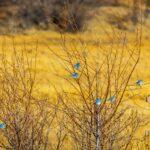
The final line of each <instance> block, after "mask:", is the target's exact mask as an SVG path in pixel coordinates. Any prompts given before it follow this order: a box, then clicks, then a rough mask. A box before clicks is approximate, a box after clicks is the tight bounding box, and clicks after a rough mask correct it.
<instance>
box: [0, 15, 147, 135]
mask: <svg viewBox="0 0 150 150" xmlns="http://www.w3.org/2000/svg"><path fill="white" fill-rule="evenodd" d="M99 19H100V18H99ZM96 21H97V18H96V19H95V18H94V19H93V22H92V23H90V24H89V26H88V31H87V32H84V33H78V34H67V42H68V43H69V42H70V43H71V42H72V41H75V40H76V39H77V38H78V37H80V39H82V40H84V41H85V43H87V44H88V51H89V52H90V53H91V54H93V56H95V55H96V54H97V50H98V49H97V44H96V41H95V39H99V38H100V39H102V41H106V40H107V38H108V36H106V32H104V31H105V30H104V29H106V28H107V31H111V30H112V28H111V27H110V26H109V24H107V23H106V22H101V23H100V24H97V23H96ZM147 24H148V23H147ZM91 29H92V30H91ZM116 31H118V30H117V29H116ZM110 33H111V32H110ZM149 34H150V30H148V27H147V26H144V27H143V40H142V53H141V59H140V62H139V64H138V66H137V68H136V70H135V72H134V75H133V78H132V81H131V82H132V83H135V81H136V80H137V79H138V78H139V79H143V80H144V82H150V62H149V61H150V49H149V47H150V43H149V38H150V37H149ZM134 35H135V32H127V36H128V38H129V42H130V40H132V38H133V36H134ZM13 41H14V43H15V44H14V45H15V47H14V46H13ZM59 41H60V34H59V33H57V32H55V31H37V30H34V29H32V30H30V31H28V32H27V33H26V34H24V35H21V34H16V35H13V36H0V53H2V50H3V51H4V52H5V53H6V55H7V56H8V58H10V57H11V53H12V49H13V48H15V49H16V50H17V51H20V50H22V49H26V51H27V53H28V55H29V56H30V57H32V56H33V54H34V53H35V50H36V48H37V47H38V48H37V52H38V55H37V69H36V72H37V78H38V82H39V83H40V84H39V85H40V86H39V87H38V90H39V93H41V94H44V95H46V96H52V95H53V94H54V91H53V90H52V88H51V83H50V82H52V83H53V84H55V85H56V86H59V85H60V84H61V85H63V84H64V85H65V82H64V81H63V80H59V81H58V80H57V78H56V77H55V75H54V74H53V67H52V64H53V65H55V67H56V68H57V69H58V70H59V73H62V74H63V73H64V72H63V70H62V69H61V66H60V65H59V64H60V63H59V62H58V59H57V58H54V57H53V56H52V54H51V52H50V51H49V50H48V47H47V45H48V46H49V47H50V48H51V49H53V50H55V51H59V49H60V46H59ZM65 75H66V74H65ZM66 76H67V75H66ZM66 88H67V87H66ZM130 94H131V93H130ZM133 94H138V95H137V96H135V97H133V98H132V99H126V98H125V101H124V103H125V105H131V106H133V108H134V109H137V110H138V112H139V113H140V114H143V118H144V117H147V118H148V117H149V116H150V104H149V103H147V102H146V97H147V96H148V95H150V85H145V86H144V87H143V88H141V89H139V90H136V91H134V93H133ZM145 130H150V125H147V126H146V127H143V128H141V129H140V130H139V131H138V132H137V135H138V136H139V137H142V136H143V134H144V131H145Z"/></svg>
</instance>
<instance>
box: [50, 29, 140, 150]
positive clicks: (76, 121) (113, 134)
mask: <svg viewBox="0 0 150 150" xmlns="http://www.w3.org/2000/svg"><path fill="white" fill-rule="evenodd" d="M137 33H139V34H137V37H136V41H135V43H136V44H135V45H136V46H135V47H134V48H133V49H129V48H128V46H127V45H128V44H127V39H126V35H121V36H120V35H117V34H116V33H114V36H113V37H111V36H110V35H109V37H110V43H109V44H108V45H107V46H104V45H102V44H100V43H99V44H98V45H97V49H98V53H97V54H95V55H97V56H95V57H94V56H91V55H92V52H91V51H90V50H88V51H89V53H87V50H86V49H87V48H88V46H87V44H86V42H84V41H83V39H80V38H79V40H78V41H77V40H75V41H71V45H72V46H71V49H70V43H68V42H67V38H66V37H65V35H62V40H61V49H62V52H59V54H58V53H57V52H56V51H54V50H52V49H50V48H49V49H50V51H51V52H52V53H53V54H54V55H55V56H56V57H57V58H58V59H60V62H61V63H60V65H61V66H62V67H63V68H64V71H65V74H64V73H63V75H62V74H58V73H57V72H58V70H56V68H55V67H54V68H55V70H56V75H57V76H58V77H60V78H61V79H64V80H65V81H66V82H65V87H64V86H63V85H62V86H61V89H62V92H57V94H58V97H59V99H60V100H61V102H62V106H61V107H62V108H61V110H62V111H63V112H64V113H65V114H66V115H67V118H68V122H67V126H66V128H67V130H68V132H69V134H70V136H71V138H72V144H74V149H96V150H100V149H127V148H129V147H130V146H131V141H132V140H133V139H134V134H135V132H136V130H137V129H138V127H139V126H140V125H141V123H142V119H141V117H139V116H138V114H137V112H136V111H134V110H133V109H131V108H130V107H128V106H127V107H125V106H124V108H123V107H122V102H123V100H124V99H125V97H126V96H125V95H126V91H128V84H129V81H130V78H131V76H132V74H133V72H134V70H135V68H136V66H137V64H138V61H139V58H140V43H141V42H140V39H141V36H140V32H137ZM76 41H77V43H76ZM76 63H77V64H78V65H77V64H76ZM76 65H77V66H76ZM66 74H68V76H67V75H66ZM69 75H70V77H69ZM66 87H68V88H67V89H68V90H67V89H66ZM112 98H113V99H112ZM114 98H115V99H114ZM97 100H99V101H100V103H99V104H97Z"/></svg>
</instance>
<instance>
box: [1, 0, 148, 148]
mask: <svg viewBox="0 0 150 150" xmlns="http://www.w3.org/2000/svg"><path fill="white" fill-rule="evenodd" d="M17 2H18V3H16V4H15V5H19V6H20V3H26V4H25V5H24V6H26V7H24V6H20V7H21V9H20V10H19V11H21V12H20V13H19V15H20V16H19V17H20V18H22V20H21V22H20V23H21V24H22V25H25V26H26V25H27V23H28V25H27V26H28V27H30V28H31V27H32V26H34V25H35V24H36V25H37V26H38V27H39V26H42V27H44V28H45V29H47V28H49V19H50V20H51V21H52V22H53V23H56V24H57V25H58V27H59V28H60V29H61V30H60V31H63V32H61V33H58V32H55V31H51V30H47V31H41V30H39V31H37V30H35V32H34V30H33V29H32V30H29V31H28V32H25V33H27V35H22V34H21V35H19V34H15V35H13V36H12V37H11V36H1V37H0V45H1V50H0V57H1V61H0V101H1V103H0V121H1V122H2V123H4V124H5V125H6V127H5V128H4V129H0V149H13V150H49V149H52V150H53V149H54V150H94V149H95V150H116V149H123V150H132V149H133V150H134V149H135V150H141V149H143V150H149V148H150V145H149V138H150V132H149V131H150V124H149V114H150V107H149V103H147V102H146V101H145V99H146V97H147V96H148V95H149V89H150V88H149V84H147V86H146V87H145V86H137V85H136V81H137V80H139V79H143V80H144V83H145V84H146V83H149V77H150V72H149V70H148V69H147V70H144V71H143V68H149V67H150V63H149V57H148V56H149V55H150V52H149V49H148V48H149V43H148V40H149V35H148V34H149V32H148V31H147V30H146V29H147V27H146V25H148V23H147V21H149V20H148V19H147V20H146V22H145V25H144V26H143V31H142V28H141V25H140V21H141V20H140V18H139V15H137V11H138V12H139V7H138V4H137V3H136V5H133V6H132V7H131V8H132V9H130V10H129V9H128V8H124V7H123V6H121V7H120V6H119V5H120V4H121V3H120V1H114V2H113V4H115V7H112V6H107V7H105V6H103V7H102V8H99V7H96V6H95V4H91V3H90V1H88V2H86V6H85V5H81V4H83V3H84V1H82V2H81V1H69V3H67V5H66V4H64V3H63V4H62V3H60V2H62V1H59V0H58V2H56V1H53V5H55V6H57V7H55V8H53V9H52V10H53V11H52V12H49V11H47V10H48V9H49V8H51V6H50V5H48V4H49V3H48V2H50V3H51V1H47V0H45V1H44V2H45V3H41V1H39V2H37V3H34V2H33V3H32V5H30V4H29V3H28V1H17ZM98 2H99V1H98V0H97V3H98ZM134 2H139V1H134ZM100 3H101V2H100ZM43 4H45V5H43ZM89 4H91V5H93V6H92V9H93V8H95V9H94V11H93V10H90V11H89V10H88V13H89V15H90V16H94V18H92V21H89V22H88V21H87V19H86V17H85V16H84V15H85V14H87V12H83V14H82V11H83V10H84V9H82V8H86V7H87V6H88V8H89ZM105 4H106V2H105ZM41 5H42V7H41ZM101 5H102V4H101ZM43 6H45V7H44V9H43ZM47 6H48V7H47ZM78 6H80V7H78ZM116 6H117V7H116ZM146 6H148V1H147V5H146ZM23 7H24V8H23ZM27 8H29V9H27ZM41 8H42V9H41ZM81 9H82V10H81ZM108 9H109V13H108ZM148 10H149V7H146V9H145V12H148ZM76 11H78V12H77V13H76ZM117 11H119V13H116V12H117ZM35 12H38V13H37V14H36V13H35ZM95 12H96V14H95V15H94V13H95ZM111 12H112V13H111ZM114 12H115V13H114ZM122 12H123V14H124V12H126V14H125V15H122V14H121V13H122ZM24 13H25V14H24ZM74 13H75V14H74ZM100 13H102V14H103V15H100ZM45 14H46V15H45ZM112 14H114V15H113V16H114V18H113V22H111V20H110V19H109V20H108V16H109V17H110V18H111V19H112V16H110V15H112ZM134 14H136V15H134ZM24 15H25V18H24V17H23V16H24ZM71 15H73V16H71ZM47 16H50V18H49V17H48V18H47ZM126 16H128V18H127V20H124V18H125V17H126ZM51 17H52V18H51ZM82 17H83V18H82ZM104 17H106V18H104ZM133 17H135V18H133ZM146 17H147V16H146ZM74 19H76V20H74ZM84 19H85V20H84ZM120 19H121V20H120ZM19 21H20V20H19ZM80 21H81V22H80ZM82 21H83V22H82ZM125 21H127V24H126V25H127V27H128V26H129V25H130V26H131V27H132V29H134V30H131V29H130V27H129V28H127V29H124V30H122V28H121V30H120V28H119V27H120V26H121V27H122V26H123V25H124V22H125ZM114 22H115V23H114ZM84 23H88V27H87V30H86V31H85V32H77V33H76V34H72V33H65V32H64V31H69V32H70V31H71V32H76V31H81V30H83V26H82V25H84ZM110 23H112V25H114V24H116V23H117V24H119V25H117V26H116V25H115V26H113V27H112V28H111V29H110V28H109V27H110ZM120 23H121V24H120ZM131 24H132V25H131ZM135 24H136V26H135ZM43 25H44V26H43ZM28 27H27V28H28ZM80 27H81V28H80ZM107 27H108V28H107ZM116 27H117V28H116ZM23 28H24V27H23ZM25 28H26V27H25ZM106 28H107V29H106ZM118 28H119V29H118ZM109 29H110V30H109ZM30 31H31V33H30ZM131 31H132V32H131ZM142 33H143V35H144V36H143V39H144V40H143V41H141V39H142ZM139 70H140V71H139ZM97 100H98V102H100V103H97Z"/></svg>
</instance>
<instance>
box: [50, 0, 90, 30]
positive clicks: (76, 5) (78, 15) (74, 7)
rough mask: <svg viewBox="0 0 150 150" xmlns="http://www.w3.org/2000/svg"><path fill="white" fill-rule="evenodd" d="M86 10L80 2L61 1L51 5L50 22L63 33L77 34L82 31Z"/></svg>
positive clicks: (78, 0)
mask: <svg viewBox="0 0 150 150" xmlns="http://www.w3.org/2000/svg"><path fill="white" fill-rule="evenodd" d="M87 9H88V7H85V4H84V2H83V1H81V0H77V1H71V0H70V1H61V0H57V1H55V2H54V3H53V9H52V13H51V17H52V22H53V23H54V24H56V25H58V27H59V28H60V29H62V30H63V31H69V32H77V31H79V30H82V29H83V27H84V23H85V20H86V17H87Z"/></svg>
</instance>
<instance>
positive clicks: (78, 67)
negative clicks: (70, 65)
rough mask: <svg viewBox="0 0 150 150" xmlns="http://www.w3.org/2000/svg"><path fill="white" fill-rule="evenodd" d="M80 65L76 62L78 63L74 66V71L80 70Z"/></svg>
mask: <svg viewBox="0 0 150 150" xmlns="http://www.w3.org/2000/svg"><path fill="white" fill-rule="evenodd" d="M80 66H81V65H80V63H79V62H78V63H76V64H75V65H74V68H75V69H76V70H78V69H80Z"/></svg>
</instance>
